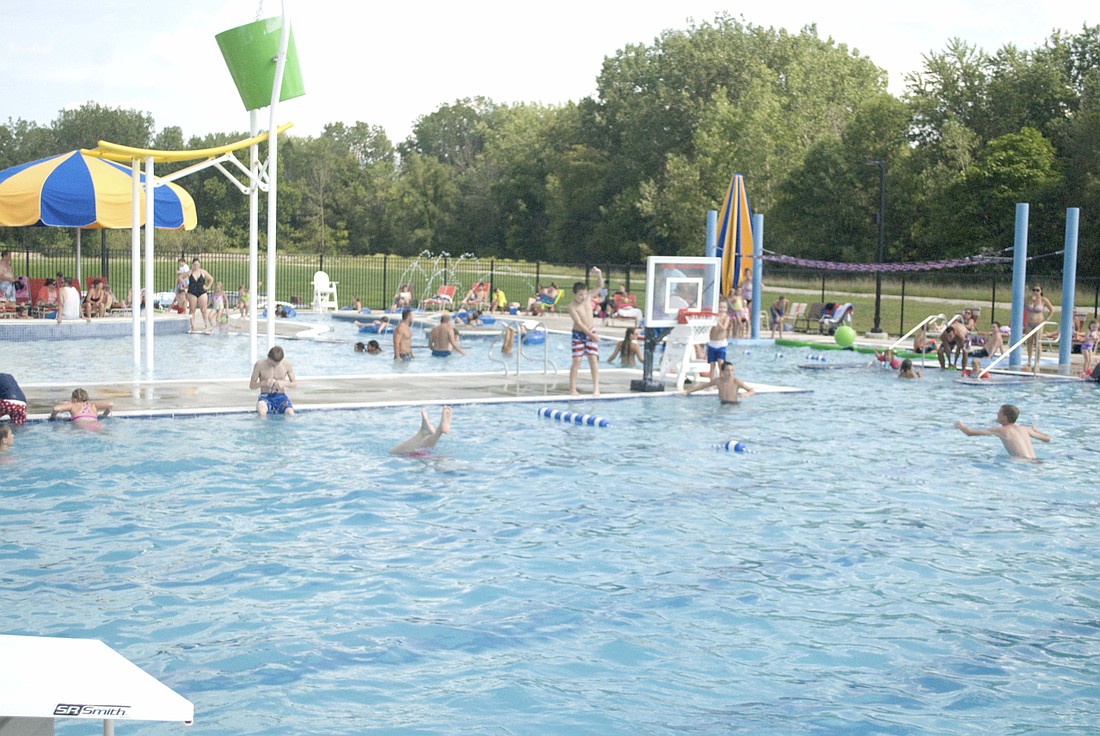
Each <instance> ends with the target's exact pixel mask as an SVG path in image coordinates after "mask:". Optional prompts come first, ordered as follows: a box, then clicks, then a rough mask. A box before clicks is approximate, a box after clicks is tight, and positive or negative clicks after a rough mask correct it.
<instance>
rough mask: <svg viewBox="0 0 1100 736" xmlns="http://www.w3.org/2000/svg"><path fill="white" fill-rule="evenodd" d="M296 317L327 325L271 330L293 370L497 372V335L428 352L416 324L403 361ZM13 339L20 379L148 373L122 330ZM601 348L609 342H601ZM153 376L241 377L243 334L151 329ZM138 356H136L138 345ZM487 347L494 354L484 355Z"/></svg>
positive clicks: (554, 355) (354, 333)
mask: <svg viewBox="0 0 1100 736" xmlns="http://www.w3.org/2000/svg"><path fill="white" fill-rule="evenodd" d="M297 321H299V322H306V323H309V322H312V323H319V324H322V325H324V326H326V327H331V328H332V329H331V331H330V332H327V333H324V334H322V335H320V336H319V337H318V338H317V339H286V338H282V337H279V338H278V339H277V341H276V342H277V344H278V345H280V346H281V347H282V348H283V350H285V351H286V356H287V358H288V359H289V360H290V361H291V362H292V363H293V364H294V367H295V370H296V371H297V373H298V375H299V376H332V375H355V374H372V375H374V374H391V373H392V374H408V373H440V372H454V371H466V372H484V371H489V372H500V373H503V372H504V366H503V364H502V363H501V362H500V360H501V356H500V346H501V344H500V341H499V340H497V339H493V338H490V337H487V336H469V337H467V338H465V339H464V340H463V349H464V350H466V353H467V354H466V355H465V356H462V355H458V354H454V355H451V356H449V357H446V358H433V357H432V356H431V354H430V352H429V351H428V349H427V335H426V333H425V331H424V328H423V327H422V326H421V325H416V326H414V328H413V348H414V353H415V354H416V355H417V359H416V360H413V361H410V362H407V363H404V362H395V361H394V360H393V336H392V334H387V335H377V334H364V333H360V332H359V330H358V328H356V327H355V325H354V324H353V323H350V322H341V321H338V320H333V319H325V318H324V317H323V316H316V315H307V316H306V317H304V318H302V319H300V320H297ZM372 339H374V340H378V342H379V345H380V346H381V347H382V350H383V352H382V354H380V355H368V354H366V353H357V352H355V350H354V348H353V346H354V345H355V343H356V342H363V343H366V342H367V341H369V340H372ZM13 345H14V346H15V347H14V348H13V349H12V350H11V351H10V352H6V354H5V355H4V357H3V359H2V360H0V370H2V371H4V372H6V373H11V374H12V375H14V376H16V377H17V378H18V379H19V382H20V383H21V384H33V383H55V382H60V383H64V382H71V383H74V384H82V383H90V382H97V381H109V380H111V379H116V380H135V379H143V378H149V377H150V376H149V374H147V373H146V372H145V371H144V369H140V370H138V371H136V372H135V369H134V353H133V343H132V342H131V340H130V339H129V338H128V337H127V338H125V339H121V338H118V337H112V338H93V339H82V340H71V341H68V342H58V341H38V342H35V341H29V342H19V343H13ZM604 345H605V350H606V353H607V354H608V355H610V351H611V350H613V344H612V343H611V342H610V341H605V343H604ZM153 347H154V357H155V365H156V367H155V369H154V371H153V373H152V375H151V377H152V378H154V379H162V380H163V379H179V378H226V377H232V376H235V375H236V376H241V377H243V378H244V380H247V379H248V376H249V375H250V374H251V372H252V362H251V360H250V357H249V337H248V335H247V334H236V333H230V334H218V333H215V334H211V335H205V334H201V333H199V334H180V335H158V336H157V337H156V340H155V342H154V345H153ZM547 347H548V350H549V359H550V361H551V363H552V364H553V365H554V366H556V367H557V369H558V370H568V367H569V361H570V353H569V338H568V336H566V335H560V334H553V335H550V337H549V339H548V341H547ZM141 350H142V353H141V358H142V361H144V356H145V353H144V350H145V346H144V344H142V347H141ZM490 351H492V352H493V356H494V358H495V360H494V359H491V358H490V357H489V353H490ZM266 353H267V338H266V336H265V334H264V332H263V325H261V327H260V336H259V340H258V343H257V355H258V356H259V357H263V356H264V355H265V354H266ZM519 355H520V370H521V371H524V372H527V371H539V372H541V371H542V370H543V365H544V349H543V345H531V346H526V347H525V348H524V350H523V351H522V352H521V353H520V354H519ZM507 360H508V368H509V370H510V371H514V370H515V368H516V353H513V354H512V356H509V357H508V358H507Z"/></svg>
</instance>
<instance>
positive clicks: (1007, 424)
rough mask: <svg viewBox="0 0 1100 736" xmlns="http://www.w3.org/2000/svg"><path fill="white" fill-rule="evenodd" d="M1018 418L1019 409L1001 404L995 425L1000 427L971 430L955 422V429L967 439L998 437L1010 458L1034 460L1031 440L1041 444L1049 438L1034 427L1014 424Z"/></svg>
mask: <svg viewBox="0 0 1100 736" xmlns="http://www.w3.org/2000/svg"><path fill="white" fill-rule="evenodd" d="M1019 416H1020V410H1019V409H1017V408H1016V407H1015V406H1013V405H1012V404H1003V405H1002V406H1001V409H1000V411H998V412H997V423H998V424H999V425H1000V426H997V427H990V428H989V429H971V428H970V427H968V426H966V425H965V424H963V423H962V422H955V428H956V429H959V430H962V433H963V434H965V435H966V436H967V437H979V436H990V435H992V436H993V437H998V438H1000V440H1001V444H1003V445H1004V446H1005V449H1006V450H1008V454H1009V455H1012V457H1022V458H1027V459H1029V460H1034V459H1035V448H1034V447H1032V445H1031V439H1032V438H1033V437H1034V438H1035V439H1037V440H1041V441H1043V442H1050V437H1049V436H1048V435H1045V434H1043V433H1042V432H1040V431H1039V430H1037V429H1035V427H1022V426H1020V425H1019V424H1016V420H1017V419H1018V418H1019Z"/></svg>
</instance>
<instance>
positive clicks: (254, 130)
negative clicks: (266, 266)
mask: <svg viewBox="0 0 1100 736" xmlns="http://www.w3.org/2000/svg"><path fill="white" fill-rule="evenodd" d="M248 114H249V131H250V132H251V136H252V137H253V138H255V137H256V136H257V135H259V132H260V119H259V116H258V115H257V114H256V111H255V110H249V113H248ZM248 153H249V156H250V159H249V164H248V165H249V169H250V170H251V171H252V186H251V187H250V188H249V190H248V295H249V302H248V344H249V346H250V348H249V356H250V362H251V363H252V364H253V365H254V364H255V363H256V339H257V337H258V335H257V327H258V324H257V315H258V314H259V311H258V310H257V309H256V304H257V302H258V301H259V287H260V284H259V281H260V276H259V261H260V146H259V144H258V143H253V144H252V145H251V146H249V147H248Z"/></svg>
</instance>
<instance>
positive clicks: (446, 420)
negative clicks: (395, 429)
mask: <svg viewBox="0 0 1100 736" xmlns="http://www.w3.org/2000/svg"><path fill="white" fill-rule="evenodd" d="M450 431H451V407H449V406H444V407H443V410H442V411H441V412H440V414H439V426H437V427H434V428H433V427H432V424H431V422H429V421H428V411H427V410H426V409H421V410H420V429H419V430H417V432H416V434H414V435H413V436H412V437H410V438H408V439H407V440H405V441H404V442H402V443H401V444H399V445H395V446H394V447H393V448H391V449H390V454H391V455H408V454H410V453H417V452H419V451H421V450H428V449H431V448H432V447H435V443H436V442H439V438H440V437H442V436H443V435H445V434H447V433H448V432H450Z"/></svg>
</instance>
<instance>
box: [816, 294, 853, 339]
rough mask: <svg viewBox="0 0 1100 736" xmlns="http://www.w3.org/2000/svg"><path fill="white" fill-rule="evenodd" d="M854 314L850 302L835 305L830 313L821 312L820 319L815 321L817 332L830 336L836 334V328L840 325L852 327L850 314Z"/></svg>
mask: <svg viewBox="0 0 1100 736" xmlns="http://www.w3.org/2000/svg"><path fill="white" fill-rule="evenodd" d="M854 312H855V307H854V306H852V303H851V302H847V303H845V304H837V305H836V306H835V307H834V308H833V309H832V311H829V312H827V313H826V312H822V314H821V317H820V318H819V319H818V321H817V331H818V333H819V334H822V335H831V334H833V333H834V332H836V330H837V328H838V327H840V326H841V325H842V324H847V325H848V326H849V327H851V325H852V314H853V313H854Z"/></svg>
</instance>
